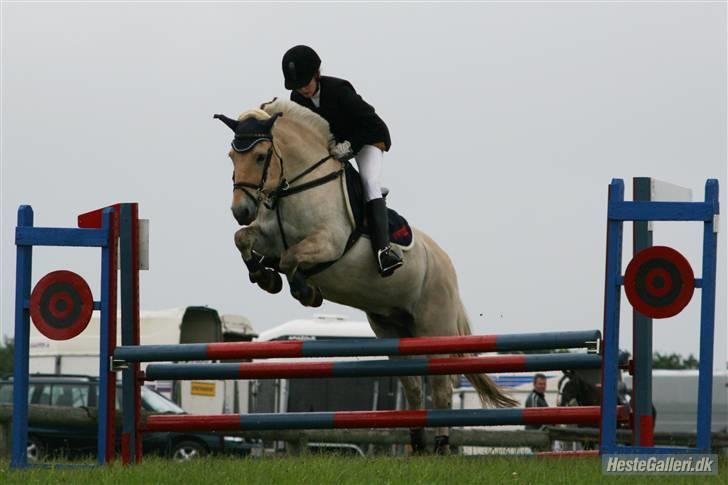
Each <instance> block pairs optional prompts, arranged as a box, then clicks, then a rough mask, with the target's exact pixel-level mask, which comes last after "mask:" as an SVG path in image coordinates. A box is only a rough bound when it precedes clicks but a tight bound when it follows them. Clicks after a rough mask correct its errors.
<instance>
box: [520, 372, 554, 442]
mask: <svg viewBox="0 0 728 485" xmlns="http://www.w3.org/2000/svg"><path fill="white" fill-rule="evenodd" d="M545 392H546V376H545V375H543V374H540V373H539V374H536V375H535V376H533V390H532V391H531V393H530V394H529V395H528V397H527V398H526V402H525V403H524V406H525V407H527V408H547V407H548V406H549V405H548V403H547V402H546V397H545V396H544V393H545ZM540 428H541V425H533V424H527V425H526V429H540Z"/></svg>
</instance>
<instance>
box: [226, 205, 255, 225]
mask: <svg viewBox="0 0 728 485" xmlns="http://www.w3.org/2000/svg"><path fill="white" fill-rule="evenodd" d="M230 210H232V212H233V217H234V218H235V220H236V221H238V224H240V225H241V226H247V225H249V224H250V223H251V222H253V220H254V219H255V211H251V210H250V209H248V208H247V207H245V206H243V205H234V206H233V207H231V208H230Z"/></svg>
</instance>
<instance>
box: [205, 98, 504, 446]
mask: <svg viewBox="0 0 728 485" xmlns="http://www.w3.org/2000/svg"><path fill="white" fill-rule="evenodd" d="M261 108H262V109H254V110H251V111H247V112H244V113H243V114H241V115H240V117H238V119H237V120H232V119H230V118H227V117H225V116H222V115H215V117H216V118H219V119H221V120H222V121H224V122H225V123H226V124H227V125H228V126H229V127H230V128H231V129H232V130H233V131H235V140H234V141H233V149H231V150H230V153H229V156H230V158H231V159H232V162H233V186H234V190H233V201H232V212H233V215H234V216H235V219H236V220H237V221H238V223H240V225H242V226H244V227H243V228H242V229H240V230H238V231H237V232H236V234H235V244H236V246H237V247H238V249H239V250H240V253H241V254H242V257H243V260H244V261H245V263H246V265H247V266H248V268H249V270H250V279H251V281H252V282H255V283H258V284H259V285H260V286H261V287H262V288H264V289H266V290H267V291H270V292H272V293H275V292H278V291H280V289H281V283H280V277H279V276H278V274H277V273H275V272H273V271H272V270H270V269H267V268H265V267H264V264H265V262H266V261H277V260H279V263H278V266H277V267H276V270H279V271H280V272H282V273H285V274H286V276H287V278H288V281H289V285H290V287H291V293H292V294H293V296H294V297H295V298H297V299H298V300H299V301H300V302H301V303H303V304H304V305H308V306H318V305H320V304H321V299H322V298H324V299H326V300H329V301H333V302H336V303H340V304H343V305H348V306H351V307H354V308H358V309H361V310H363V311H364V312H365V313H366V314H367V318H368V320H369V323H370V324H371V327H372V329H373V330H374V333H375V334H376V335H377V337H380V338H401V337H430V336H439V335H451V336H456V335H469V334H470V326H469V323H468V318H467V316H466V314H465V309H464V308H463V304H462V302H461V301H460V296H459V293H458V283H457V277H456V275H455V269H454V268H453V265H452V262H451V261H450V258H449V257H448V255H447V254H446V253H445V251H443V250H442V249H441V248H440V246H438V245H437V244H436V243H435V242H434V241H433V240H432V239H430V237H429V236H427V234H425V233H423V232H422V231H419V230H416V229H415V230H414V231H413V232H414V243H413V245H411V248H410V249H409V250H407V251H406V253H404V261H405V264H404V266H403V267H402V268H400V269H399V270H398V271H397V272H395V273H394V275H393V276H391V277H389V278H381V277H380V276H379V274H378V272H377V267H376V263H375V260H374V257H373V255H372V250H371V247H370V244H369V241H367V240H365V239H364V238H363V237H362V238H358V239H355V238H351V239H350V235H351V234H352V231H353V229H354V227H353V222H352V219H351V217H350V215H349V208H348V205H347V204H348V202H347V199H346V197H345V190H346V188H345V184H343V183H342V181H341V178H342V177H343V175H342V172H341V171H342V163H341V162H340V161H338V160H335V159H333V158H332V157H331V156H330V155H329V150H328V147H329V143H330V141H331V139H332V136H331V133H330V132H329V128H328V123H327V122H326V121H325V120H324V119H323V118H321V117H319V116H318V115H317V114H315V113H313V112H312V111H310V110H308V109H306V108H304V107H301V106H299V105H297V104H295V103H293V102H290V101H287V100H274V101H272V102H271V103H267V104H265V105H263V106H261ZM353 241H355V242H353ZM261 256H262V257H261ZM331 262H334V263H333V264H330V263H331ZM322 263H329V264H326V265H324V266H321V264H322ZM315 267H318V269H319V270H318V271H317V272H315V273H313V272H312V271H307V270H310V269H311V268H315ZM322 267H323V270H321V268H322ZM467 378H468V379H469V380H470V382H471V383H472V384H473V386H474V387H475V389H477V391H478V393H479V395H480V398H481V400H482V402H483V404H484V405H485V404H490V405H494V406H497V407H507V406H515V405H516V404H517V402H516V401H515V400H513V399H512V398H510V397H509V396H507V395H506V394H504V393H503V392H502V391H501V390H500V389H499V388H498V387H497V386H496V385H495V383H494V382H493V381H492V380H491V379H490V378H489V377H488V376H487V375H485V374H471V375H468V376H467ZM429 379H430V382H431V385H432V400H433V405H434V407H435V408H437V409H449V408H450V407H451V397H452V385H453V380H454V379H453V377H452V376H430V377H429ZM401 382H402V384H403V387H404V391H405V395H406V398H407V403H408V407H409V409H421V408H422V407H423V393H422V380H421V379H420V377H419V376H410V377H402V378H401ZM411 438H412V447H413V450H415V451H416V452H422V451H424V447H425V443H424V430H422V429H413V430H411ZM448 449H449V447H448V428H438V429H437V430H436V449H435V451H436V452H445V453H446V452H447V450H448Z"/></svg>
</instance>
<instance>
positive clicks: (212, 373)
mask: <svg viewBox="0 0 728 485" xmlns="http://www.w3.org/2000/svg"><path fill="white" fill-rule="evenodd" d="M601 365H602V358H601V356H599V355H596V354H566V353H565V354H530V355H496V356H487V357H452V358H446V357H445V358H442V357H441V358H426V357H417V358H412V359H406V360H370V361H354V362H331V361H327V362H254V363H251V362H243V363H226V364H149V365H148V366H147V369H146V371H145V379H146V380H148V381H154V380H161V379H181V380H184V379H289V378H300V377H376V376H419V375H439V374H469V373H480V372H533V371H548V370H561V369H599V368H600V367H601Z"/></svg>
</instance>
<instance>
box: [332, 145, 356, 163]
mask: <svg viewBox="0 0 728 485" xmlns="http://www.w3.org/2000/svg"><path fill="white" fill-rule="evenodd" d="M330 151H331V155H332V156H333V157H334V158H335V159H337V160H348V159H350V158H351V157H353V156H354V152H352V151H351V143H349V142H348V141H342V142H341V143H335V144H333V145H331V148H330Z"/></svg>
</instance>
